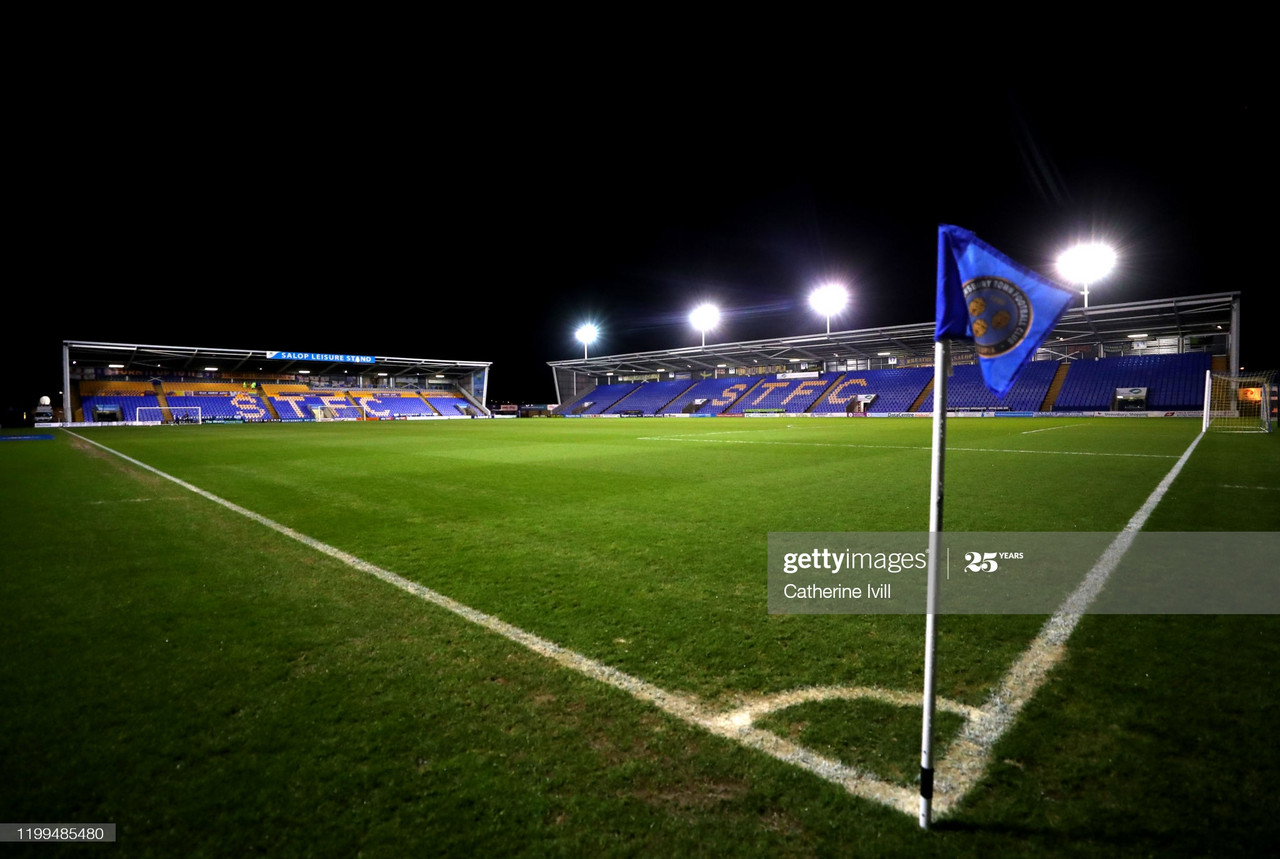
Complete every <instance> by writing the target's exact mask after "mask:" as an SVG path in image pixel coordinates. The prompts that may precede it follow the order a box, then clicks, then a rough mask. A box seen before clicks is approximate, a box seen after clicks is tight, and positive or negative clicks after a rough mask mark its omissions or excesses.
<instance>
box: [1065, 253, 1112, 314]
mask: <svg viewBox="0 0 1280 859" xmlns="http://www.w3.org/2000/svg"><path fill="white" fill-rule="evenodd" d="M1115 266H1116V252H1115V251H1114V250H1112V249H1111V247H1110V246H1109V245H1105V244H1102V243H1101V242H1089V243H1086V244H1079V245H1076V246H1075V247H1072V248H1067V249H1066V250H1065V251H1063V252H1062V253H1060V254H1058V274H1059V275H1061V276H1062V279H1063V280H1065V281H1067V283H1074V284H1076V285H1077V286H1080V287H1082V290H1081V291H1082V292H1083V293H1084V306H1085V307H1088V306H1089V285H1090V284H1092V283H1097V282H1098V281H1100V280H1102V278H1104V277H1106V276H1107V275H1108V274H1110V273H1111V269H1113V268H1115Z"/></svg>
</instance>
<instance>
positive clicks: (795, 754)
mask: <svg viewBox="0 0 1280 859" xmlns="http://www.w3.org/2000/svg"><path fill="white" fill-rule="evenodd" d="M63 432H66V433H67V434H68V435H70V436H72V437H74V438H77V439H79V440H81V441H83V442H85V443H86V444H91V445H93V446H94V447H97V448H100V449H101V450H104V451H106V452H107V453H110V454H112V455H114V456H118V457H120V458H121V459H123V460H125V461H126V462H130V463H132V464H133V465H136V466H137V467H139V468H141V469H144V470H146V471H149V472H151V473H152V474H155V475H156V476H158V477H162V478H164V479H165V480H168V481H171V482H172V483H174V484H177V485H178V486H181V487H182V488H183V489H186V490H188V491H190V492H193V493H195V494H196V495H199V496H201V497H202V498H205V499H208V500H209V501H212V502H213V503H215V504H219V505H221V506H223V507H225V508H226V509H228V510H230V511H232V512H234V513H238V514H240V515H241V516H244V517H246V518H248V519H252V520H253V521H254V522H257V523H259V524H261V525H263V526H265V527H267V528H270V529H271V530H273V531H276V532H278V533H280V534H282V535H284V536H286V537H288V538H290V539H292V540H296V541H297V542H299V543H302V544H303V545H305V546H307V547H309V548H311V549H314V550H316V551H318V552H321V553H322V554H325V555H328V556H329V557H331V558H334V559H335V560H338V561H341V562H342V563H344V564H346V565H347V566H349V567H351V568H353V569H355V570H359V571H360V572H363V573H367V574H369V575H371V576H374V577H376V578H379V579H381V580H382V581H384V582H386V583H388V584H390V585H394V586H395V587H397V588H399V589H401V590H403V591H405V592H407V593H410V594H413V595H414V596H417V597H419V598H421V599H424V600H426V601H427V602H430V603H433V604H434V605H437V606H439V607H441V608H443V609H446V610H448V611H450V612H452V613H454V614H456V615H458V616H459V617H461V618H463V619H465V620H468V621H470V622H472V623H474V624H477V625H478V626H482V627H484V628H485V629H488V630H490V631H492V632H496V633H497V634H499V635H501V636H503V637H504V638H507V639H508V640H510V641H514V642H516V643H517V644H520V645H522V646H524V647H526V648H528V649H529V650H532V651H534V652H535V653H538V654H540V655H542V656H545V657H546V658H548V659H550V660H552V661H554V662H556V663H558V664H559V665H562V666H564V667H565V668H569V669H571V670H573V671H577V672H578V673H580V674H583V675H586V676H587V677H590V678H592V679H594V680H598V681H600V682H601V683H605V684H607V685H609V686H612V687H614V688H616V689H620V690H622V691H624V692H626V693H627V694H629V695H631V696H632V697H634V698H636V699H638V700H641V701H646V702H648V703H651V704H653V705H654V706H656V707H658V708H659V709H661V710H662V711H664V712H666V713H668V714H670V715H672V716H675V717H676V718H678V719H680V720H682V721H684V722H687V723H688V724H691V725H695V726H697V727H700V728H702V729H704V730H706V731H709V732H711V733H713V734H715V735H717V736H720V737H725V738H727V739H730V740H734V741H735V742H738V743H740V744H742V745H744V746H746V747H748V748H752V749H755V750H757V751H761V752H764V753H765V754H767V755H769V756H771V757H773V758H776V759H777V760H779V761H782V762H784V763H788V764H791V765H793V766H798V767H801V768H803V769H805V770H808V771H809V772H811V773H813V774H814V775H817V776H818V777H820V778H822V779H825V780H827V781H830V782H833V783H835V784H838V785H841V786H842V787H844V788H845V789H846V790H847V791H849V792H850V793H852V794H854V795H856V796H860V797H864V798H866V799H870V800H874V801H876V802H879V803H882V804H884V805H887V806H889V807H891V808H896V809H898V810H899V811H901V812H903V813H904V814H907V815H909V816H913V817H914V816H915V814H916V803H917V801H918V791H917V790H916V788H914V787H904V786H902V785H898V784H894V783H891V782H886V781H883V780H881V779H878V778H876V777H875V776H873V775H871V774H870V773H867V772H865V771H863V770H859V769H857V768H855V767H850V766H848V765H846V764H843V763H841V762H839V761H836V760H832V759H830V758H826V757H823V756H822V755H819V754H817V753H816V752H813V751H811V750H810V749H807V748H805V747H804V746H800V745H798V744H796V743H793V742H791V741H789V740H786V739H783V738H782V737H779V736H778V735H777V734H774V733H772V732H770V731H765V730H761V729H759V728H756V727H755V726H754V721H755V719H756V718H757V717H759V716H762V715H764V714H766V713H769V712H772V711H774V710H777V709H781V708H783V707H789V706H793V705H794V704H796V703H801V702H804V701H819V700H829V699H832V698H843V699H856V698H872V699H875V700H881V701H884V702H887V703H893V704H897V705H899V706H920V705H921V704H922V695H921V694H920V693H918V692H914V693H913V692H892V691H888V690H883V689H878V688H869V687H813V688H807V689H800V690H795V691H792V692H788V693H783V694H782V695H774V696H769V697H767V698H757V699H755V700H752V701H749V702H748V703H747V704H745V705H744V706H741V707H738V708H735V709H733V710H730V711H728V712H725V711H719V710H713V709H711V708H710V707H707V706H706V705H704V704H703V703H702V702H701V701H699V700H698V699H697V698H696V697H695V696H692V695H682V694H679V693H673V692H668V691H666V690H664V689H661V688H659V687H657V686H655V685H653V684H652V683H649V682H647V681H645V680H641V679H640V678H638V677H633V676H632V675H630V674H626V673H624V672H622V671H619V670H617V669H616V668H612V667H610V666H608V665H605V664H604V663H603V662H599V661H597V660H594V659H591V658H590V657H587V656H584V655H582V654H581V653H578V652H576V651H573V650H569V649H568V648H565V647H561V646H560V645H558V644H556V643H555V642H552V641H548V640H547V639H545V638H541V637H539V636H537V635H534V634H533V633H530V632H526V631H524V630H523V629H520V628H519V627H517V626H513V625H512V624H509V623H507V622H506V621H504V620H501V619H499V618H497V617H494V616H493V615H490V614H485V613H484V612H481V611H477V610H476V609H473V608H471V607H470V606H467V605H464V604H463V603H460V602H458V601H457V600H454V599H451V598H449V597H447V596H445V595H444V594H441V593H439V592H437V591H434V590H432V589H431V588H428V587H426V586H425V585H420V584H418V583H417V582H414V581H410V580H409V579H406V578H404V577H403V576H400V575H398V574H396V573H393V572H391V571H389V570H384V569H382V568H381V567H378V566H376V565H374V564H371V563H369V562H367V561H364V560H362V559H360V558H358V557H356V556H355V555H352V554H349V553H347V552H344V551H342V550H341V549H338V548H335V547H334V546H330V545H329V544H327V543H323V542H321V541H319V540H316V539H313V538H311V537H308V536H307V535H306V534H303V533H300V532H298V531H295V530H293V529H292V528H290V527H288V526H286V525H282V524H280V523H279V522H276V521H274V520H272V519H268V518H267V517H265V516H262V515H260V514H258V513H255V512H253V511H252V510H248V509H246V508H244V507H241V506H240V505H238V504H236V503H234V502H231V501H228V500H226V499H225V498H221V497H219V496H217V495H214V494H213V493H211V492H208V491H206V490H204V489H201V488H200V487H198V486H195V485H193V484H191V483H187V482H186V481H185V480H182V479H181V478H178V477H174V476H173V475H171V474H168V473H166V472H163V471H161V470H159V469H158V468H155V467H153V466H150V465H147V464H146V463H145V462H142V461H140V460H137V459H134V458H133V457H131V456H128V455H126V454H123V453H120V452H119V451H117V450H113V449H111V448H109V447H107V446H106V445H103V444H99V443H98V442H96V441H93V440H92V439H89V438H85V437H84V436H82V435H79V434H77V433H74V432H71V431H70V430H66V429H64V430H63ZM1202 437H1203V435H1200V436H1197V437H1196V439H1195V440H1194V441H1193V442H1192V443H1191V446H1190V447H1188V448H1187V450H1186V452H1185V453H1183V454H1182V457H1181V458H1180V459H1179V460H1178V461H1177V463H1175V464H1174V466H1173V468H1172V469H1171V470H1170V471H1169V473H1168V474H1167V475H1165V478H1164V479H1163V480H1162V481H1161V482H1160V484H1159V486H1157V487H1156V489H1155V491H1153V492H1152V493H1151V495H1150V496H1149V497H1148V498H1147V500H1146V503H1144V504H1143V505H1142V507H1141V508H1140V509H1139V510H1138V512H1137V513H1135V514H1134V516H1133V518H1132V519H1130V520H1129V523H1128V524H1127V525H1126V526H1125V528H1124V530H1123V531H1122V532H1121V533H1120V535H1119V536H1117V537H1116V539H1115V540H1114V541H1113V542H1112V544H1111V546H1110V547H1109V548H1108V549H1107V550H1106V551H1105V552H1104V553H1103V555H1102V557H1101V558H1100V559H1099V560H1098V562H1097V563H1096V564H1095V565H1094V567H1093V569H1092V570H1091V571H1090V572H1089V575H1088V576H1086V577H1085V580H1084V582H1083V583H1082V584H1081V585H1080V587H1079V588H1077V589H1076V591H1075V593H1073V594H1072V595H1071V596H1070V597H1068V598H1067V599H1066V601H1065V602H1064V603H1063V605H1062V606H1061V607H1060V608H1059V609H1058V611H1057V613H1056V614H1054V616H1053V617H1051V618H1050V619H1049V620H1048V622H1047V623H1045V625H1044V626H1043V627H1042V628H1041V631H1040V634H1039V635H1038V636H1037V637H1036V639H1035V640H1034V641H1033V642H1032V643H1031V645H1030V646H1029V647H1028V648H1027V650H1026V651H1025V652H1024V653H1023V654H1022V656H1021V657H1020V658H1019V659H1018V661H1017V662H1016V663H1014V665H1013V666H1012V667H1011V668H1010V670H1009V671H1008V672H1007V673H1006V674H1005V676H1004V677H1003V678H1002V679H1001V681H1000V683H999V684H998V685H997V687H996V690H995V691H994V692H993V693H992V695H991V697H990V698H988V700H987V703H985V704H984V705H983V706H982V707H979V708H974V707H968V706H966V705H964V704H961V703H958V702H954V701H949V700H946V699H943V698H939V699H938V701H937V706H938V707H939V708H940V709H943V710H949V711H951V712H955V713H958V714H960V715H963V716H965V724H964V727H963V728H962V729H961V731H960V733H959V735H958V736H957V737H956V738H955V740H953V741H952V743H951V744H950V746H949V747H948V749H947V753H946V754H945V755H944V756H943V757H942V758H941V759H940V760H939V761H937V763H936V765H935V772H936V773H937V775H936V777H935V782H934V810H935V812H936V813H937V814H939V815H942V814H945V813H946V812H947V811H948V810H949V809H951V808H952V807H953V806H954V805H955V804H956V803H957V802H958V801H959V800H960V799H961V798H962V797H963V796H964V794H965V793H966V792H968V790H969V789H970V788H971V787H973V785H975V784H977V782H978V781H979V780H980V779H981V778H982V776H983V774H984V773H985V771H986V767H987V763H988V759H989V758H990V753H991V748H992V746H994V745H995V742H996V740H998V739H999V738H1000V737H1001V736H1002V735H1003V734H1004V732H1005V731H1006V730H1008V729H1009V727H1010V726H1011V725H1012V724H1013V722H1014V720H1015V718H1016V717H1017V714H1018V713H1019V712H1020V711H1021V710H1022V708H1023V706H1025V705H1026V703H1027V702H1028V701H1030V700H1031V698H1032V697H1034V695H1035V693H1036V691H1037V690H1038V689H1039V688H1040V686H1041V685H1043V683H1044V681H1045V679H1046V678H1047V676H1048V673H1049V670H1050V669H1051V668H1052V667H1053V666H1054V665H1055V664H1057V662H1058V661H1059V660H1060V659H1061V657H1062V654H1063V651H1064V648H1065V645H1066V640H1067V638H1068V637H1069V636H1070V635H1071V632H1072V630H1074V629H1075V626H1076V624H1077V623H1078V622H1079V620H1080V616H1081V614H1082V613H1083V612H1084V610H1085V609H1087V608H1088V606H1089V604H1090V603H1091V602H1092V601H1093V598H1094V597H1095V596H1097V594H1098V592H1099V591H1100V590H1101V588H1102V586H1103V584H1105V582H1106V580H1107V577H1108V576H1110V575H1111V572H1112V571H1113V570H1114V569H1115V567H1116V565H1117V564H1118V563H1119V561H1120V558H1121V557H1122V556H1123V555H1124V552H1125V550H1127V549H1128V547H1129V545H1130V544H1131V543H1132V542H1133V539H1134V535H1135V534H1136V533H1137V531H1139V530H1140V529H1141V528H1142V525H1143V523H1145V522H1146V520H1147V517H1148V516H1150V515H1151V511H1153V510H1154V509H1155V507H1156V505H1157V504H1158V503H1159V502H1160V499H1161V498H1163V497H1164V494H1165V492H1167V491H1168V488H1169V486H1170V485H1171V484H1172V483H1173V480H1174V478H1175V477H1177V475H1178V472H1180V471H1181V470H1182V466H1183V465H1184V464H1185V463H1186V461H1187V460H1188V459H1189V458H1190V456H1191V452H1192V451H1193V450H1194V449H1195V447H1196V445H1197V444H1198V443H1199V442H1200V439H1201V438H1202Z"/></svg>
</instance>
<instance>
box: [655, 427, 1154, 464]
mask: <svg viewBox="0 0 1280 859" xmlns="http://www.w3.org/2000/svg"><path fill="white" fill-rule="evenodd" d="M743 432H749V430H743ZM636 441H701V442H705V443H707V444H768V445H783V446H788V447H854V448H865V449H867V450H932V448H931V447H929V446H928V445H912V444H850V443H848V442H829V441H756V440H754V439H723V438H703V437H702V436H684V435H642V436H637V437H636ZM952 451H964V452H966V453H1043V454H1049V455H1052V456H1127V457H1139V458H1142V459H1177V458H1178V457H1177V456H1176V455H1174V454H1171V453H1099V452H1096V451H1088V450H1026V449H1020V448H997V447H951V446H950V445H948V446H947V452H948V453H951V452H952Z"/></svg>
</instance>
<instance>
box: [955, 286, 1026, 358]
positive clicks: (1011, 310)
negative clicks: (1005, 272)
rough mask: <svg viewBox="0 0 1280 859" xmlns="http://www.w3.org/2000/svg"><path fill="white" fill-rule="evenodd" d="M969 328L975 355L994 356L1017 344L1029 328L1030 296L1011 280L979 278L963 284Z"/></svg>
mask: <svg viewBox="0 0 1280 859" xmlns="http://www.w3.org/2000/svg"><path fill="white" fill-rule="evenodd" d="M964 300H965V302H966V303H967V304H968V307H969V328H970V330H971V331H972V332H973V342H974V345H975V346H976V348H977V352H978V355H979V357H983V358H995V357H998V356H1000V355H1003V354H1004V353H1006V352H1008V351H1009V350H1010V349H1013V348H1015V347H1017V346H1018V344H1020V343H1021V342H1022V340H1023V338H1024V337H1026V336H1027V330H1028V329H1030V327H1031V320H1032V313H1033V311H1032V309H1031V299H1029V298H1028V297H1027V294H1026V293H1025V292H1023V291H1022V289H1020V288H1019V287H1018V285H1017V284H1016V283H1014V282H1013V281H1009V280H1005V279H1004V278H999V277H980V278H976V279H974V280H971V281H969V282H968V283H966V284H965V285H964Z"/></svg>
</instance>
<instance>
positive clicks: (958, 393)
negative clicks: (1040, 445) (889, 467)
mask: <svg viewBox="0 0 1280 859" xmlns="http://www.w3.org/2000/svg"><path fill="white" fill-rule="evenodd" d="M954 370H955V372H954V374H953V375H952V377H951V379H950V380H949V381H948V382H947V408H948V409H992V410H1001V411H1010V412H1034V411H1037V410H1038V409H1039V408H1040V404H1041V403H1043V402H1044V399H1045V397H1046V396H1047V395H1048V393H1049V385H1050V384H1052V382H1053V375H1054V373H1056V372H1058V362H1057V361H1032V362H1031V363H1030V364H1028V365H1027V366H1025V367H1023V368H1022V372H1021V373H1019V374H1018V380H1017V381H1016V382H1014V384H1013V388H1012V389H1011V390H1010V391H1009V393H1007V394H1005V396H1004V398H1003V399H1002V398H999V397H997V396H996V395H995V394H993V393H991V391H989V390H988V389H987V386H986V384H985V383H984V382H983V381H982V368H981V367H979V366H978V365H977V364H963V365H961V366H958V367H955V368H954ZM917 411H921V412H932V411H933V391H930V392H929V394H928V395H927V396H926V397H925V398H924V402H922V403H921V404H920V406H919V408H918V409H917Z"/></svg>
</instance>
